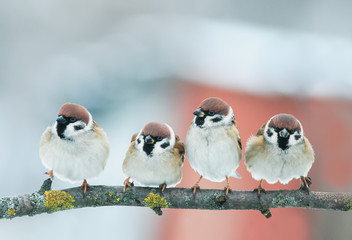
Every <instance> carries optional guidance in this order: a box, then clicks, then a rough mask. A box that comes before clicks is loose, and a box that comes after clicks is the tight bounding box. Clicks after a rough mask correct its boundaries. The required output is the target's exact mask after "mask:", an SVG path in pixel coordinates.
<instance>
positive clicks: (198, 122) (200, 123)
mask: <svg viewBox="0 0 352 240" xmlns="http://www.w3.org/2000/svg"><path fill="white" fill-rule="evenodd" d="M204 119H205V117H196V121H195V123H196V125H197V126H198V127H202V126H203V124H204Z"/></svg>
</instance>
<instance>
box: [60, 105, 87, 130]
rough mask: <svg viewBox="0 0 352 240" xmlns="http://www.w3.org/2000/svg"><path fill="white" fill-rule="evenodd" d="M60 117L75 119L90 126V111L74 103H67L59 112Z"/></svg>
mask: <svg viewBox="0 0 352 240" xmlns="http://www.w3.org/2000/svg"><path fill="white" fill-rule="evenodd" d="M59 116H64V117H74V118H77V119H79V120H82V121H83V122H85V124H86V125H88V122H89V113H88V110H87V109H85V108H84V107H82V106H81V105H78V104H74V103H65V104H64V105H62V107H61V108H60V111H59Z"/></svg>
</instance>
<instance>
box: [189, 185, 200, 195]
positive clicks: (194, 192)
mask: <svg viewBox="0 0 352 240" xmlns="http://www.w3.org/2000/svg"><path fill="white" fill-rule="evenodd" d="M191 189H192V191H193V195H194V196H195V195H196V191H197V189H198V190H199V189H200V187H199V185H198V184H195V185H194V186H193V187H191Z"/></svg>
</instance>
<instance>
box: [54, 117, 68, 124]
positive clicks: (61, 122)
mask: <svg viewBox="0 0 352 240" xmlns="http://www.w3.org/2000/svg"><path fill="white" fill-rule="evenodd" d="M56 122H57V123H59V124H67V120H66V119H65V118H64V117H63V116H59V117H58V118H57V119H56Z"/></svg>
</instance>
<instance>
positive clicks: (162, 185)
mask: <svg viewBox="0 0 352 240" xmlns="http://www.w3.org/2000/svg"><path fill="white" fill-rule="evenodd" d="M159 188H160V189H161V192H164V191H165V189H166V183H163V184H160V185H159Z"/></svg>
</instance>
